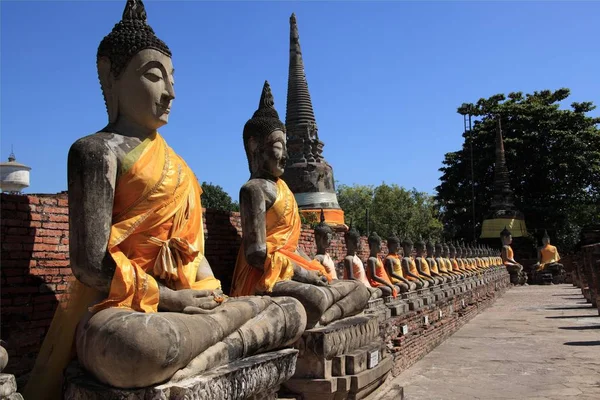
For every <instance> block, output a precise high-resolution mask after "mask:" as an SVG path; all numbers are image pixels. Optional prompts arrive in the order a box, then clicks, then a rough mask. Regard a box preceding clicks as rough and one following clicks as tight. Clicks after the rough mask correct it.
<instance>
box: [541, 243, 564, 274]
mask: <svg viewBox="0 0 600 400" xmlns="http://www.w3.org/2000/svg"><path fill="white" fill-rule="evenodd" d="M540 253H541V260H540V265H539V267H538V268H537V270H538V271H542V270H543V269H544V268H545V267H546V266H547V265H548V264H552V263H557V262H558V261H560V255H559V254H558V249H557V248H556V246H552V245H551V244H549V243H548V244H547V245H546V246H544V247H543V248H542V249H541V250H540Z"/></svg>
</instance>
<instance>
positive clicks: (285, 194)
mask: <svg viewBox="0 0 600 400" xmlns="http://www.w3.org/2000/svg"><path fill="white" fill-rule="evenodd" d="M276 184H277V197H276V198H275V202H274V203H273V205H272V206H271V208H269V209H268V210H267V212H266V220H267V221H266V225H267V258H266V260H265V265H264V267H263V270H262V271H261V270H259V269H258V268H254V267H252V266H251V265H250V264H248V262H247V261H246V256H245V254H244V244H243V243H242V245H241V246H240V250H239V252H238V257H237V262H236V265H235V270H234V272H233V282H232V286H231V295H232V296H247V295H252V294H255V293H263V292H267V293H268V292H271V291H272V290H273V286H275V284H276V283H277V282H279V281H285V280H290V279H292V276H293V275H294V269H293V264H296V265H298V266H300V267H302V268H305V269H307V270H311V271H318V272H320V273H322V274H323V275H325V276H327V278H328V279H329V280H331V277H330V276H329V275H328V274H327V270H326V269H325V268H324V267H323V266H322V265H321V264H320V263H319V262H318V261H315V260H312V261H309V260H306V259H305V258H303V257H302V256H300V255H299V254H297V253H296V250H297V248H298V240H299V239H300V232H301V222H300V214H299V213H298V204H297V203H296V199H295V198H294V194H293V193H292V191H291V190H290V189H289V188H288V186H287V185H286V183H285V182H284V181H283V179H278V180H277V183H276ZM292 262H293V263H292Z"/></svg>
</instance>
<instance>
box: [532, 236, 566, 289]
mask: <svg viewBox="0 0 600 400" xmlns="http://www.w3.org/2000/svg"><path fill="white" fill-rule="evenodd" d="M537 256H538V261H537V263H536V264H535V274H536V275H538V274H541V273H544V272H549V273H551V274H552V283H562V282H560V281H561V280H562V275H564V266H563V265H562V264H560V263H559V261H560V255H559V254H558V249H557V248H556V247H555V246H553V245H551V244H550V235H548V231H547V230H544V236H543V237H542V247H540V248H538V254H537Z"/></svg>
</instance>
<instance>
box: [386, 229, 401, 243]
mask: <svg viewBox="0 0 600 400" xmlns="http://www.w3.org/2000/svg"><path fill="white" fill-rule="evenodd" d="M387 243H388V247H389V245H390V243H395V244H396V245H398V246H400V238H399V237H398V235H396V230H392V234H391V236H389V237H388V238H387Z"/></svg>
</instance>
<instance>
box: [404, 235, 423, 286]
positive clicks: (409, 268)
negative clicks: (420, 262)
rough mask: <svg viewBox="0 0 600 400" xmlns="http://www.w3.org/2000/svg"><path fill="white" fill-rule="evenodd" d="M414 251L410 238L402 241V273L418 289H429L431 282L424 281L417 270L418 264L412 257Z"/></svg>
mask: <svg viewBox="0 0 600 400" xmlns="http://www.w3.org/2000/svg"><path fill="white" fill-rule="evenodd" d="M412 251H413V242H412V240H410V239H408V238H404V239H403V240H402V253H403V255H404V256H403V257H402V271H403V272H404V276H405V277H406V279H408V280H409V281H412V282H414V283H415V285H417V289H423V288H426V287H429V284H430V283H429V281H427V280H425V279H423V277H422V276H421V274H420V273H419V270H418V269H417V264H416V262H415V260H414V258H413V257H412V256H411V254H412Z"/></svg>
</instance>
